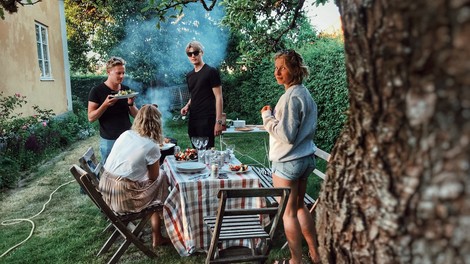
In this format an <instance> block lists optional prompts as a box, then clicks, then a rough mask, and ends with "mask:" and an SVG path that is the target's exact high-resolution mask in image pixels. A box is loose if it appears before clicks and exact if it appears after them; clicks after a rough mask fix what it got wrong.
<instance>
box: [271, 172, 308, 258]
mask: <svg viewBox="0 0 470 264" xmlns="http://www.w3.org/2000/svg"><path fill="white" fill-rule="evenodd" d="M273 185H274V187H290V188H291V193H290V195H289V200H288V202H287V206H286V210H285V212H284V216H283V217H282V220H283V222H284V232H285V234H286V238H287V242H288V244H289V250H290V254H291V259H290V261H289V263H290V264H300V263H302V230H301V227H300V223H299V219H298V218H297V211H298V208H299V201H298V185H299V181H289V180H285V179H283V178H280V177H278V176H277V175H275V174H273ZM302 204H303V199H302ZM301 206H302V205H301Z"/></svg>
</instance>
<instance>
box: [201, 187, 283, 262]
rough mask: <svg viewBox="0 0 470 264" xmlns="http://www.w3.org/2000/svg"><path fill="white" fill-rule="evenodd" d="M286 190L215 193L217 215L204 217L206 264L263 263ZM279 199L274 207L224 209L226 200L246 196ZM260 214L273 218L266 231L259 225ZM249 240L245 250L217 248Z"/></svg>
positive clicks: (279, 217) (281, 210) (269, 247)
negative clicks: (207, 237) (209, 236)
mask: <svg viewBox="0 0 470 264" xmlns="http://www.w3.org/2000/svg"><path fill="white" fill-rule="evenodd" d="M289 193H290V189H289V188H259V189H254V188H249V189H241V188H222V189H220V190H219V193H218V197H219V207H218V209H217V216H208V217H205V218H204V222H205V223H206V225H207V226H208V227H209V229H210V231H211V233H212V240H211V244H210V247H209V251H208V253H207V258H206V263H235V262H252V261H256V262H259V263H264V262H265V261H266V260H267V259H268V256H269V252H270V250H271V247H272V241H273V237H274V233H275V232H276V229H277V226H278V223H279V220H280V219H281V218H282V215H283V214H284V210H285V207H286V204H287V200H288V198H289ZM268 196H274V197H280V201H279V204H278V205H277V206H275V207H264V208H245V209H237V208H231V209H227V208H226V205H227V199H233V198H248V197H263V198H265V197H268ZM263 215H270V216H274V219H273V220H272V222H271V228H270V229H269V232H267V231H266V230H265V228H264V227H263V226H262V224H261V221H262V220H261V219H262V216H263ZM241 239H250V240H251V243H250V244H251V246H250V248H249V249H248V250H247V248H245V249H239V248H236V249H232V250H230V249H226V250H224V251H220V249H219V246H220V244H221V243H222V242H224V241H228V240H241Z"/></svg>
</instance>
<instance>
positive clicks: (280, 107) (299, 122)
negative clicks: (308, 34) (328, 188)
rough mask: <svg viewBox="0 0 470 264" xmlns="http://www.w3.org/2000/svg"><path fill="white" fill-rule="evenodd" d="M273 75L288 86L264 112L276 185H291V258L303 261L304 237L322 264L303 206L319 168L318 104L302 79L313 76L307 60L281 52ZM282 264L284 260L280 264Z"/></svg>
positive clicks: (288, 228) (288, 209) (286, 226)
mask: <svg viewBox="0 0 470 264" xmlns="http://www.w3.org/2000/svg"><path fill="white" fill-rule="evenodd" d="M274 59H275V70H274V76H275V77H276V80H277V83H278V84H280V85H284V88H285V93H284V94H283V95H282V96H281V97H280V98H279V101H278V102H277V104H276V107H275V108H274V111H272V110H271V107H270V106H269V105H267V106H264V107H263V109H262V110H261V116H262V118H263V125H264V127H265V129H266V131H267V132H268V133H269V146H270V150H269V159H270V160H271V161H272V172H273V175H272V176H273V185H274V187H289V188H290V189H291V193H290V196H289V201H288V203H287V207H286V211H285V213H284V216H283V222H284V231H285V234H286V237H287V241H288V243H289V249H290V253H291V259H290V260H289V262H288V263H290V264H297V263H301V262H302V235H303V236H304V238H305V240H306V241H307V244H308V248H309V253H310V254H309V255H310V257H311V259H312V261H313V262H314V263H317V262H319V260H320V258H319V256H318V254H317V245H316V234H315V226H314V222H313V218H312V215H311V214H310V212H309V211H308V209H307V207H306V206H305V204H304V202H303V201H304V196H305V191H306V188H307V178H308V176H309V175H310V173H311V172H312V171H313V170H314V169H315V156H314V153H315V149H316V146H315V143H313V135H314V133H315V129H316V126H317V105H316V103H315V101H314V100H313V98H312V96H311V95H310V92H309V91H308V90H307V88H305V86H303V84H302V81H303V80H304V78H306V77H307V76H308V68H307V67H306V66H305V65H304V63H303V58H302V56H300V54H298V53H297V52H295V51H294V50H288V51H282V52H278V53H276V55H275V57H274ZM279 263H282V262H279Z"/></svg>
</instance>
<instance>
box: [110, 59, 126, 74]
mask: <svg viewBox="0 0 470 264" xmlns="http://www.w3.org/2000/svg"><path fill="white" fill-rule="evenodd" d="M117 65H122V66H124V65H126V61H125V60H124V59H123V58H120V57H111V58H110V59H109V60H108V62H106V70H107V71H108V70H110V69H111V68H113V67H114V66H117Z"/></svg>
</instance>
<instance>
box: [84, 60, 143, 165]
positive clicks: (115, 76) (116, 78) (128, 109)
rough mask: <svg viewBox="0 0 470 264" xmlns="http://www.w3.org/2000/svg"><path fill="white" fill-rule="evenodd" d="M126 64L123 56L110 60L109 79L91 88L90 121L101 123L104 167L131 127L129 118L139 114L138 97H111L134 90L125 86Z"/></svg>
mask: <svg viewBox="0 0 470 264" xmlns="http://www.w3.org/2000/svg"><path fill="white" fill-rule="evenodd" d="M125 64H126V62H125V61H124V60H123V59H122V58H119V57H112V58H111V59H110V60H108V62H107V64H106V72H107V74H108V78H107V80H106V81H105V82H104V83H101V84H99V85H98V86H96V87H94V88H93V89H91V91H90V93H89V95H88V120H89V121H90V122H94V121H96V120H98V121H99V123H100V153H101V162H102V164H104V163H105V162H106V158H107V157H108V155H109V153H110V152H111V148H112V147H113V145H114V142H115V141H116V139H117V138H118V137H119V136H120V135H121V133H122V132H124V131H126V130H128V129H130V128H131V125H132V124H131V120H130V117H129V115H132V116H133V117H135V116H136V114H137V111H138V109H137V107H136V106H135V105H134V99H135V97H132V98H128V99H127V100H126V99H117V98H114V97H112V96H110V95H112V94H116V93H118V92H119V91H120V90H130V89H129V87H128V86H125V85H123V84H122V81H123V80H124V74H125V73H126V68H125Z"/></svg>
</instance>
